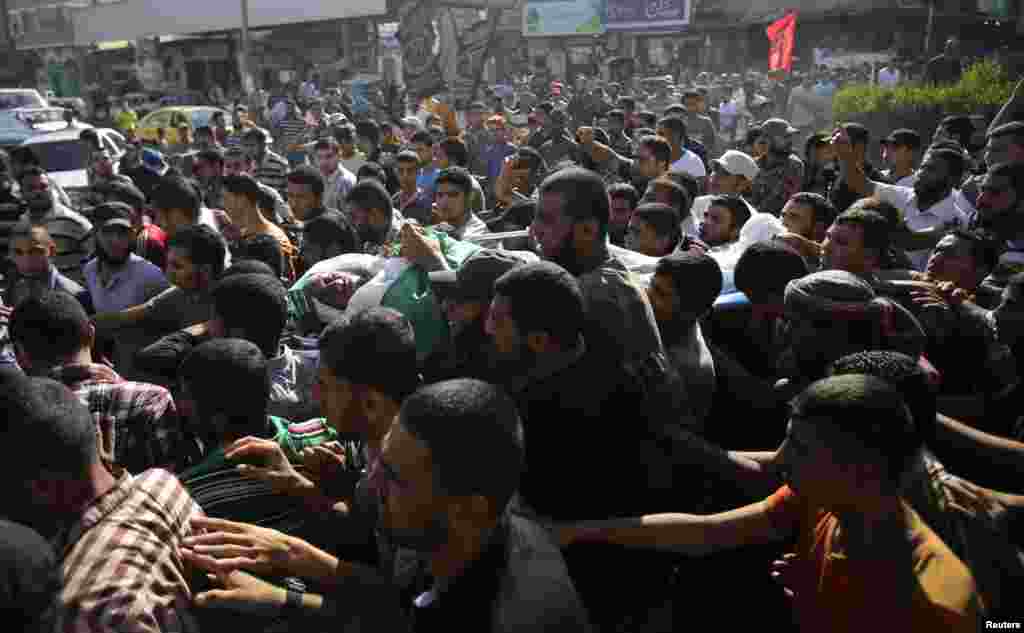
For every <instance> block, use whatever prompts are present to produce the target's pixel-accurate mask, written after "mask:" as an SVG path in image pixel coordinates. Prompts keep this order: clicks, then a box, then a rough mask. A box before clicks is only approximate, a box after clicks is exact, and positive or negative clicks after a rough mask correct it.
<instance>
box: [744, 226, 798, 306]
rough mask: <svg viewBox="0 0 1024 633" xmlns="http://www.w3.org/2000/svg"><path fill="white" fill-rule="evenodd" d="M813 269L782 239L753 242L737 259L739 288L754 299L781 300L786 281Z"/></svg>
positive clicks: (771, 301)
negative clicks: (780, 240)
mask: <svg viewBox="0 0 1024 633" xmlns="http://www.w3.org/2000/svg"><path fill="white" fill-rule="evenodd" d="M808 272H810V271H809V270H807V262H806V261H804V258H803V257H801V256H800V254H799V253H797V252H796V251H794V250H793V249H791V248H790V247H788V246H786V245H785V244H784V243H782V242H777V241H774V240H773V241H764V242H754V243H753V244H751V245H750V246H748V247H747V248H746V250H744V251H743V254H742V255H740V258H739V260H738V261H737V262H736V270H735V271H734V273H733V280H734V282H735V284H736V289H737V290H739V291H740V292H742V293H743V294H745V295H747V298H748V299H750V301H751V302H753V303H782V299H783V297H784V295H785V294H786V284H788V283H789V282H790V281H792V280H794V279H800V278H801V277H804V276H805V275H807V273H808Z"/></svg>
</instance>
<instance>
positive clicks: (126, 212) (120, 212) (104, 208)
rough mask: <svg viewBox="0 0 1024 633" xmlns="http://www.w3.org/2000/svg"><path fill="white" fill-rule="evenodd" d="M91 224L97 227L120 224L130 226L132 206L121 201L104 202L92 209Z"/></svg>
mask: <svg viewBox="0 0 1024 633" xmlns="http://www.w3.org/2000/svg"><path fill="white" fill-rule="evenodd" d="M92 221H93V224H95V225H96V226H99V227H103V226H107V225H110V224H120V225H122V226H125V227H128V228H131V227H132V208H131V207H129V206H128V205H127V204H125V203H123V202H105V203H103V204H101V205H98V206H96V207H94V208H93V210H92Z"/></svg>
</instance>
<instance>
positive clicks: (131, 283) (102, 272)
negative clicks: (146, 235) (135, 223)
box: [83, 202, 170, 312]
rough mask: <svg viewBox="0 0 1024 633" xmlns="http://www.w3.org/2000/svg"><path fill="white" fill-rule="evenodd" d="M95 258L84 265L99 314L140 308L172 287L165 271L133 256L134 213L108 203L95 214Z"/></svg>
mask: <svg viewBox="0 0 1024 633" xmlns="http://www.w3.org/2000/svg"><path fill="white" fill-rule="evenodd" d="M93 219H94V220H95V222H96V224H95V226H96V257H95V258H93V259H91V260H89V262H88V263H87V264H86V265H85V267H84V270H83V273H84V275H85V282H86V286H87V287H88V288H89V294H90V295H91V297H92V304H93V307H94V308H95V309H96V311H97V312H119V311H121V310H127V309H128V308H130V307H132V306H137V305H141V304H143V303H145V302H147V301H149V300H150V299H151V298H152V297H155V296H156V295H158V294H160V293H161V292H163V291H164V290H166V289H167V288H168V287H169V286H170V284H169V283H168V282H167V277H166V276H164V273H163V271H162V270H160V269H159V268H157V267H156V266H154V265H153V264H151V263H150V262H148V261H146V260H145V259H143V258H141V257H139V256H138V255H136V254H135V253H133V252H132V250H133V247H134V245H135V234H134V230H133V227H132V209H131V207H129V206H128V205H127V204H124V203H123V202H107V203H105V204H101V205H100V206H98V207H96V208H95V209H94V210H93Z"/></svg>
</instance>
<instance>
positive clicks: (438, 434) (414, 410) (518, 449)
mask: <svg viewBox="0 0 1024 633" xmlns="http://www.w3.org/2000/svg"><path fill="white" fill-rule="evenodd" d="M398 421H399V424H401V425H402V427H403V428H404V429H405V430H406V431H408V432H409V434H410V435H412V436H413V437H415V438H416V439H417V440H419V441H420V442H422V443H423V444H424V445H425V446H426V447H427V449H428V450H429V451H430V463H431V465H432V467H433V474H434V483H435V485H436V486H437V488H438V489H439V490H441V491H443V492H444V493H445V494H448V495H452V496H474V495H479V496H481V497H483V498H484V499H486V500H487V501H488V502H490V506H491V507H490V510H491V512H492V514H493V515H495V516H500V515H501V514H502V513H503V512H504V511H505V508H506V507H507V506H508V503H509V501H510V500H511V499H512V495H513V494H515V492H516V490H517V488H518V487H519V478H520V476H521V475H522V472H523V469H524V467H525V461H526V457H525V450H524V449H525V446H524V440H523V427H522V424H521V423H520V421H519V414H518V412H517V411H516V406H515V403H514V402H513V401H512V399H511V398H509V396H508V395H507V394H506V393H505V392H504V391H502V390H501V389H500V388H499V387H496V386H494V385H491V384H488V383H486V382H482V381H479V380H473V379H470V378H458V379H455V380H447V381H444V382H439V383H434V384H432V385H428V386H426V387H423V388H421V389H419V390H418V391H416V392H415V393H413V394H412V395H411V396H409V397H408V398H406V400H405V402H404V403H403V404H402V410H401V412H400V413H399V417H398ZM467 446H472V447H473V448H472V450H466V447H467Z"/></svg>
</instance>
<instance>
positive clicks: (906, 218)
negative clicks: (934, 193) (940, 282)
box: [875, 183, 975, 270]
mask: <svg viewBox="0 0 1024 633" xmlns="http://www.w3.org/2000/svg"><path fill="white" fill-rule="evenodd" d="M875 197H877V198H878V199H879V200H881V201H882V202H888V203H889V204H891V205H893V206H894V207H896V208H897V209H899V212H900V215H901V216H902V218H903V222H904V223H905V224H906V225H907V228H908V229H910V230H911V231H924V230H927V229H932V228H935V227H938V226H943V225H947V224H953V223H954V222H956V223H959V225H960V226H967V224H968V222H969V221H970V218H971V217H972V216H973V215H974V213H975V210H974V207H973V206H972V205H971V203H970V202H968V200H967V198H965V197H964V196H963V194H962V193H960V191H959V190H958V189H954V190H953V192H952V193H951V194H949V195H948V196H946V197H945V198H943V199H942V200H940V201H939V202H936V203H935V204H933V205H932V206H930V207H928V208H927V209H921V208H919V207H918V206H917V193H915V192H914V189H913V188H912V187H900V186H899V185H888V184H885V183H876V185H875ZM930 254H931V252H930V251H929V250H927V249H926V250H919V251H909V252H908V253H907V255H908V256H909V258H910V262H911V264H913V266H914V270H924V267H925V265H926V264H927V263H928V256H929V255H930Z"/></svg>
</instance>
